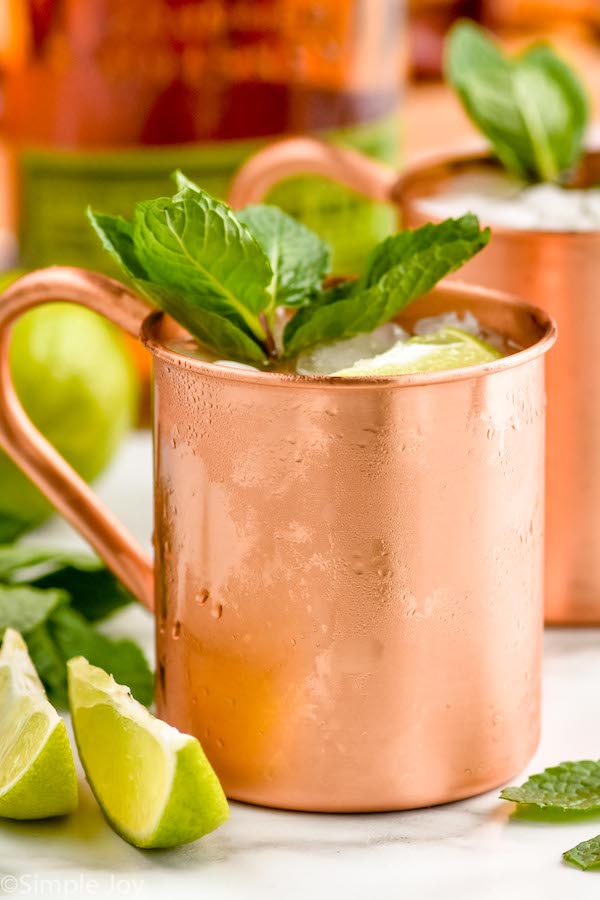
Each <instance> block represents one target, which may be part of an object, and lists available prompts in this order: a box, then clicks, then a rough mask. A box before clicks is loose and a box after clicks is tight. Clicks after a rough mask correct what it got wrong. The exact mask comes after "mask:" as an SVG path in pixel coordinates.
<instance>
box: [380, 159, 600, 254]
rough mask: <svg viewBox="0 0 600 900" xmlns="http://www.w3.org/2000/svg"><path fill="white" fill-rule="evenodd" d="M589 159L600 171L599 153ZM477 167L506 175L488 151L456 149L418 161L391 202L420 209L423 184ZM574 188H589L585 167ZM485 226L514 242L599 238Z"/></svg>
mask: <svg viewBox="0 0 600 900" xmlns="http://www.w3.org/2000/svg"><path fill="white" fill-rule="evenodd" d="M590 159H591V160H593V161H594V163H595V164H596V166H598V167H599V168H600V150H593V149H591V148H590V149H588V150H587V151H586V153H585V157H584V163H585V162H587V161H589V160H590ZM475 166H487V167H489V168H490V169H494V170H501V171H504V169H503V168H502V165H501V163H500V161H499V160H498V159H497V157H496V156H494V154H493V153H491V152H490V151H489V150H478V151H474V150H473V149H469V150H466V149H463V150H462V151H461V150H460V149H457V150H453V151H451V152H447V153H437V154H435V155H428V156H426V157H422V158H421V159H420V160H417V161H415V162H414V163H413V164H412V165H411V166H409V168H408V169H407V171H406V172H404V173H403V174H401V175H400V176H399V178H398V181H397V182H396V184H395V185H394V188H393V191H392V196H391V197H390V199H391V200H392V202H395V203H396V204H397V205H399V206H400V207H401V208H402V207H405V206H407V205H413V206H415V207H418V206H419V203H420V200H421V199H425V197H426V196H429V194H427V195H426V194H420V192H419V191H418V186H419V184H420V183H425V182H427V183H428V185H429V186H432V185H435V184H436V183H439V182H441V181H445V180H448V181H451V180H452V178H453V177H454V176H456V175H458V174H460V170H462V169H469V168H472V167H475ZM578 181H579V183H578ZM573 186H574V187H585V186H586V179H585V177H584V174H583V167H582V166H581V167H580V170H579V172H578V173H576V175H575V184H574V185H573ZM424 215H425V213H424ZM426 215H427V218H428V219H429V220H430V221H431V222H441V221H443V218H444V217H443V216H435V215H431V214H430V213H429V212H427V213H426ZM482 222H483V224H484V225H489V226H490V227H491V228H492V231H493V233H494V235H507V236H510V237H513V238H516V237H519V236H520V237H523V235H540V236H543V238H544V240H548V241H557V242H562V241H565V240H570V241H578V242H581V243H584V242H597V241H598V239H599V238H600V228H598V229H595V230H593V231H575V230H573V229H565V230H564V231H562V230H557V229H554V228H514V227H510V226H509V225H496V224H494V223H493V222H487V221H485V220H484V219H483V218H482Z"/></svg>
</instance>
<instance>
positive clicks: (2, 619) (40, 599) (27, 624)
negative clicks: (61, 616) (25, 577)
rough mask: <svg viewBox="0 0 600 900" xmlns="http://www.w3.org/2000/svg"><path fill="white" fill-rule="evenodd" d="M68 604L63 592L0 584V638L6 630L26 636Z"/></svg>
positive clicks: (66, 595) (67, 598)
mask: <svg viewBox="0 0 600 900" xmlns="http://www.w3.org/2000/svg"><path fill="white" fill-rule="evenodd" d="M68 602H69V597H68V594H65V592H64V591H58V590H40V589H39V588H34V587H30V586H29V585H6V584H0V638H2V637H3V636H4V632H5V631H6V629H7V628H14V629H15V630H16V631H20V632H21V634H23V635H26V634H27V633H28V632H30V631H32V630H33V629H34V628H37V626H38V625H41V624H42V623H43V622H45V621H46V620H47V618H48V616H49V615H50V614H51V613H52V612H53V611H54V610H55V609H57V607H58V606H60V605H63V604H66V603H68Z"/></svg>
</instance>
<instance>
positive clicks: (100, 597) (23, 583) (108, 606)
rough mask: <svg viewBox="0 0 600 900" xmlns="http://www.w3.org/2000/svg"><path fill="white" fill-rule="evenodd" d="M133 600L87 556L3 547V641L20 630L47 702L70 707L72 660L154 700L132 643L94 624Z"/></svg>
mask: <svg viewBox="0 0 600 900" xmlns="http://www.w3.org/2000/svg"><path fill="white" fill-rule="evenodd" d="M132 601H133V597H132V596H131V594H129V593H128V591H126V589H125V588H124V587H123V586H122V585H121V584H120V582H119V581H118V580H117V579H116V578H115V576H114V575H113V574H112V573H111V572H109V571H108V569H107V568H106V567H105V566H104V565H103V564H102V563H101V562H100V560H99V559H98V558H97V557H95V556H93V555H91V554H86V553H78V552H76V551H62V550H54V549H45V548H38V547H29V546H26V545H16V546H14V545H8V546H0V637H1V636H2V635H3V634H4V631H5V630H6V628H8V627H11V628H15V629H16V630H17V631H19V632H20V633H21V634H22V635H23V637H24V638H25V641H26V642H27V646H28V648H29V652H30V655H31V658H32V660H33V662H34V665H35V666H36V668H37V670H38V673H39V675H40V678H41V679H42V681H43V683H44V686H45V688H46V690H47V692H48V696H49V697H50V699H51V701H52V702H53V703H54V704H55V705H57V706H66V704H67V669H66V663H67V660H68V659H70V658H71V656H77V655H83V656H87V658H88V659H89V661H90V662H92V663H94V664H96V665H100V666H102V667H103V668H106V669H108V670H109V671H112V672H113V674H114V675H115V677H117V678H119V679H120V680H121V682H122V683H124V684H128V685H129V686H130V687H131V690H132V692H133V694H134V696H135V697H136V698H137V699H138V700H140V702H142V703H146V704H149V703H150V702H151V700H152V687H153V675H152V672H151V670H150V667H149V666H148V662H147V661H146V658H145V657H144V655H143V653H142V651H141V650H140V648H139V647H138V646H137V645H136V644H134V643H133V642H132V641H128V640H113V639H111V638H109V637H107V636H105V635H103V634H101V633H100V632H98V631H96V629H95V627H94V625H93V624H92V623H95V622H97V621H99V620H101V619H105V618H107V617H108V616H110V615H112V614H113V613H114V612H116V611H117V610H118V609H121V608H122V607H124V606H126V605H127V604H129V603H131V602H132Z"/></svg>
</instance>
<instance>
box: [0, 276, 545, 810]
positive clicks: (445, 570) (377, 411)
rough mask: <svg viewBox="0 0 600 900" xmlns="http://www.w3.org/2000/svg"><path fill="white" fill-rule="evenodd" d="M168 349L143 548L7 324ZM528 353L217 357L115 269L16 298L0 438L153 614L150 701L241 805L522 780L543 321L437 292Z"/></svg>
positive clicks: (0, 320)
mask: <svg viewBox="0 0 600 900" xmlns="http://www.w3.org/2000/svg"><path fill="white" fill-rule="evenodd" d="M56 299H61V300H67V301H70V302H73V303H79V304H82V305H83V306H86V307H88V308H90V309H92V310H95V311H96V312H99V313H102V314H103V315H105V316H106V317H107V318H109V319H111V320H112V321H113V322H116V323H117V324H118V325H120V326H122V327H123V328H124V329H125V330H126V331H127V332H129V333H130V334H131V335H139V334H141V339H142V341H143V343H144V344H145V346H146V348H147V349H148V350H149V351H150V353H151V355H152V359H153V363H154V449H155V527H154V550H155V558H154V563H152V562H151V561H150V560H149V559H148V558H147V557H146V555H145V553H144V552H143V551H142V550H141V549H140V548H139V547H138V546H137V545H136V544H135V542H134V541H133V540H132V538H131V537H130V536H129V535H128V534H127V532H126V531H125V530H124V529H123V527H122V526H121V525H120V524H119V523H118V522H117V521H115V519H114V518H113V516H112V515H111V513H110V512H109V511H108V510H107V509H106V508H105V507H104V506H103V505H102V504H101V503H100V501H99V500H98V499H97V498H96V497H95V495H94V494H93V492H92V491H91V489H90V488H89V487H88V486H86V485H85V484H84V483H83V482H82V481H81V479H80V478H79V477H78V476H77V475H76V474H75V473H74V472H73V471H72V470H71V469H70V467H69V466H68V465H67V464H66V462H65V461H64V460H63V459H62V458H61V457H60V456H59V455H58V454H57V452H56V451H55V450H53V449H52V447H51V446H50V445H49V444H48V443H47V442H46V441H45V440H44V438H42V436H41V435H40V434H39V433H38V432H37V431H36V430H35V428H34V427H33V425H32V424H31V422H30V421H29V420H28V419H27V417H26V415H25V413H24V411H23V409H22V407H21V406H20V404H19V401H18V399H17V396H16V394H15V392H14V389H13V386H12V383H11V378H10V373H9V366H8V353H9V342H10V329H11V326H12V324H13V322H14V321H15V320H16V319H17V318H18V316H20V315H21V314H22V313H24V312H25V311H27V310H28V309H31V308H32V307H34V306H37V305H38V304H40V303H46V302H49V301H52V300H56ZM448 308H451V309H456V310H457V311H461V310H465V309H471V310H473V311H474V312H475V314H476V315H477V316H478V317H479V318H480V320H481V321H482V322H483V323H485V324H487V325H488V326H489V327H491V328H493V329H495V330H497V331H499V332H501V333H503V334H506V335H507V336H508V337H509V338H510V339H512V340H514V341H515V342H517V343H518V344H519V345H520V346H521V347H523V349H522V350H521V351H520V352H518V353H515V354H514V355H511V356H507V357H505V358H502V359H500V360H497V361H494V362H492V363H489V364H486V365H479V366H474V367H472V368H468V369H462V370H455V371H449V372H433V373H429V374H421V375H406V376H396V377H385V378H357V379H343V378H332V377H303V376H295V375H290V374H276V373H270V372H259V371H252V370H248V369H246V370H242V369H239V368H227V367H223V366H215V365H211V364H210V363H206V362H203V361H202V360H200V359H199V358H197V357H195V358H194V357H192V356H189V355H187V354H186V353H185V352H184V353H182V352H178V351H177V350H176V349H175V348H174V345H173V341H175V340H178V339H181V338H182V337H183V336H185V332H183V331H182V329H181V328H180V327H179V326H177V325H176V324H175V323H174V322H173V321H172V320H171V319H169V318H168V317H167V316H165V315H163V314H161V313H160V312H156V311H153V310H152V309H150V308H149V306H148V305H147V304H146V302H145V301H143V300H142V299H140V298H139V297H137V296H136V295H135V294H133V293H131V292H130V291H129V290H128V289H127V288H125V287H123V286H122V285H121V284H119V283H118V282H115V281H112V280H110V279H108V278H106V277H104V276H102V275H97V274H92V273H88V272H85V271H82V270H78V269H64V268H52V269H47V270H44V271H39V272H35V273H32V274H30V275H27V276H25V277H23V278H22V279H20V280H19V281H17V282H15V283H14V284H13V285H12V286H11V287H10V288H9V289H8V290H7V291H6V293H5V294H4V295H3V297H2V298H1V299H0V445H1V446H2V447H3V448H4V449H5V450H6V451H7V452H8V453H9V454H10V455H11V456H12V457H13V459H14V460H15V461H16V462H17V463H18V464H19V465H20V466H21V467H22V469H23V470H24V471H25V472H26V473H27V474H28V475H29V477H30V478H31V479H32V480H33V481H34V482H35V483H36V484H37V485H38V487H39V488H41V490H42V491H43V492H44V493H45V494H46V495H47V497H48V498H49V499H50V500H51V501H52V502H53V503H54V504H55V506H56V507H57V508H58V509H59V510H60V511H61V512H62V513H63V514H64V516H65V517H66V518H67V519H68V520H69V521H70V522H71V523H72V524H73V525H74V526H75V527H76V528H77V529H79V531H80V532H81V533H82V534H83V535H84V537H85V538H87V540H88V541H89V543H90V544H91V545H92V546H93V547H94V548H95V549H96V550H97V551H98V553H99V554H100V555H101V556H102V557H103V558H104V559H105V560H106V562H107V564H108V565H109V566H110V567H111V569H112V570H113V571H114V572H115V573H116V575H118V576H119V577H120V578H121V579H122V581H123V582H124V584H125V585H126V586H127V587H128V588H129V589H130V590H131V591H132V592H133V593H134V594H135V595H136V597H137V598H138V599H139V600H141V602H142V603H143V604H144V605H145V606H146V607H147V608H148V609H154V611H155V614H156V653H157V685H156V703H157V708H158V714H159V715H160V716H161V717H163V718H164V719H166V720H167V721H168V722H171V723H172V724H173V725H176V726H177V727H178V728H180V729H182V730H184V731H186V732H190V733H192V734H194V735H197V736H198V738H199V739H200V740H201V741H202V744H203V746H204V748H205V750H206V752H207V754H208V756H209V758H210V759H211V761H212V763H213V764H214V766H215V768H216V771H217V773H218V774H219V776H220V778H221V779H222V781H223V784H224V787H225V790H226V792H227V794H228V795H229V796H230V797H232V798H235V799H238V800H244V801H249V802H251V803H257V804H261V805H268V806H276V807H282V808H289V809H301V810H319V811H337V812H340V811H375V810H389V809H404V808H411V807H419V806H425V805H430V804H435V803H443V802H446V801H449V800H456V799H458V798H461V797H467V796H470V795H473V794H476V793H479V792H481V791H484V790H486V789H488V788H491V787H493V786H495V785H498V784H499V783H501V782H504V781H505V780H507V779H508V778H510V777H512V776H514V775H515V774H516V773H517V772H519V770H521V768H522V767H523V766H524V764H525V763H526V762H527V760H528V759H529V757H530V756H531V754H532V752H533V750H534V748H535V746H536V743H537V740H538V731H539V699H540V697H539V694H540V654H541V637H542V531H543V521H542V520H543V454H544V354H545V351H546V350H547V349H548V348H549V347H550V346H551V345H552V343H553V341H554V325H553V323H552V322H551V320H550V319H549V318H548V317H547V316H546V314H545V313H543V312H541V311H540V310H537V309H535V308H533V307H530V306H528V305H526V304H524V303H521V302H520V301H518V300H516V299H513V298H508V297H503V296H501V295H499V294H495V293H492V292H489V291H485V290H482V289H480V288H474V287H468V286H460V285H456V284H451V283H446V284H442V285H441V286H439V287H438V288H436V289H435V290H434V291H432V292H431V294H429V295H428V296H426V297H424V298H422V299H420V300H419V301H417V302H416V303H414V304H413V305H412V306H411V307H410V309H409V310H408V311H407V312H406V314H405V315H404V317H403V318H402V319H401V321H402V322H403V323H404V324H410V322H411V321H413V320H414V319H415V318H417V317H419V318H420V317H422V316H424V315H434V314H438V313H440V312H441V311H443V310H446V309H448Z"/></svg>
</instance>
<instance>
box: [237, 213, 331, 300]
mask: <svg viewBox="0 0 600 900" xmlns="http://www.w3.org/2000/svg"><path fill="white" fill-rule="evenodd" d="M237 219H238V221H240V222H242V223H243V224H244V225H245V226H246V227H247V228H248V230H249V231H250V232H251V233H252V234H253V235H254V237H255V238H256V240H257V241H258V243H259V244H260V246H261V247H262V249H263V250H264V252H265V254H266V255H267V257H268V259H269V262H270V264H271V269H272V272H273V278H272V281H271V284H270V285H269V293H270V295H271V306H272V307H273V308H275V307H276V306H289V307H295V306H304V305H305V304H307V303H308V302H310V299H311V297H312V296H313V295H314V294H316V293H317V292H318V291H320V290H321V285H322V283H323V279H324V278H325V276H326V275H327V273H328V272H329V269H330V265H331V249H330V247H329V246H328V245H327V244H326V243H325V241H322V240H321V238H320V237H318V235H316V234H315V233H314V232H313V231H310V230H309V229H308V228H306V226H304V225H302V224H301V223H300V222H297V221H296V220H295V219H293V218H292V217H291V216H288V215H286V213H284V212H282V211H281V210H280V209H278V207H276V206H262V205H255V206H247V207H246V208H245V209H242V210H241V211H240V212H238V213H237Z"/></svg>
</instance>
